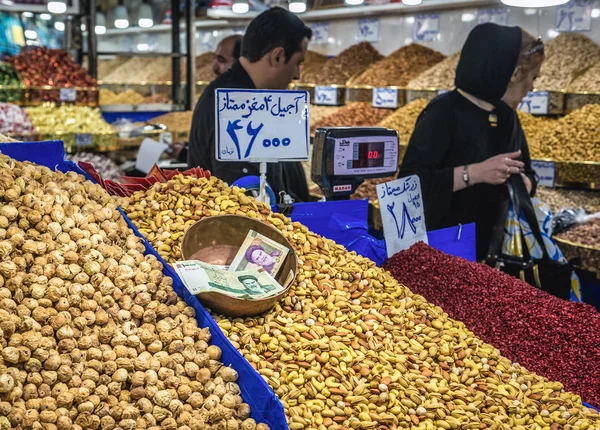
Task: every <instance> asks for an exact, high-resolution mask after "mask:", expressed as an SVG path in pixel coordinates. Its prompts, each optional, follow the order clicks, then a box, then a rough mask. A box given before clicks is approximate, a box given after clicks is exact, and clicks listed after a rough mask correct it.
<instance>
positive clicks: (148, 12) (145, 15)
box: [138, 3, 154, 28]
mask: <svg viewBox="0 0 600 430" xmlns="http://www.w3.org/2000/svg"><path fill="white" fill-rule="evenodd" d="M138 25H139V26H140V27H142V28H150V27H152V26H153V25H154V20H153V19H152V7H151V6H150V5H149V4H147V3H144V4H142V5H141V6H140V10H139V12H138Z"/></svg>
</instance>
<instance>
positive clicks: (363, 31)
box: [356, 18, 381, 43]
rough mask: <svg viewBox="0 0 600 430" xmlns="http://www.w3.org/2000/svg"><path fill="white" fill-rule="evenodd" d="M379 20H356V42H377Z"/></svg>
mask: <svg viewBox="0 0 600 430" xmlns="http://www.w3.org/2000/svg"><path fill="white" fill-rule="evenodd" d="M380 23H381V21H380V20H379V18H363V19H359V20H358V27H357V35H356V40H357V41H358V42H371V43H375V42H379V27H380Z"/></svg>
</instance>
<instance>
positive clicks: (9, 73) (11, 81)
mask: <svg viewBox="0 0 600 430" xmlns="http://www.w3.org/2000/svg"><path fill="white" fill-rule="evenodd" d="M20 85H21V82H20V81H19V77H18V76H17V72H16V71H15V68H14V67H13V66H12V64H8V63H4V62H1V61H0V102H18V101H20V100H21V95H22V94H21V90H20V89H19V87H20ZM3 87H5V88H3ZM6 87H8V88H6Z"/></svg>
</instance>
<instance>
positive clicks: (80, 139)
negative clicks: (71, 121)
mask: <svg viewBox="0 0 600 430" xmlns="http://www.w3.org/2000/svg"><path fill="white" fill-rule="evenodd" d="M91 144H92V135H91V134H87V133H86V134H76V135H75V145H76V146H91Z"/></svg>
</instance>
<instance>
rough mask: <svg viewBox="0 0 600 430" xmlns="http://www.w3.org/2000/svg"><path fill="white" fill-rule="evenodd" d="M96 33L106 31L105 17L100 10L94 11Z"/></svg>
mask: <svg viewBox="0 0 600 430" xmlns="http://www.w3.org/2000/svg"><path fill="white" fill-rule="evenodd" d="M94 32H95V33H96V34H105V33H106V18H104V14H103V13H102V12H96V27H95V28H94Z"/></svg>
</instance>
